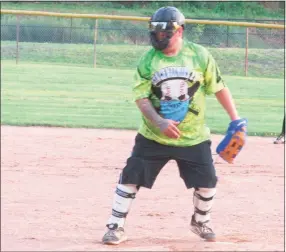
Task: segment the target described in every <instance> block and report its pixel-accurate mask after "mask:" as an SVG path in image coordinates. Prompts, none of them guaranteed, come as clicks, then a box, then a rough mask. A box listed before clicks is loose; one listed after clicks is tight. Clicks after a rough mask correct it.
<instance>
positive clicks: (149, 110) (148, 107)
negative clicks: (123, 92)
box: [136, 98, 180, 138]
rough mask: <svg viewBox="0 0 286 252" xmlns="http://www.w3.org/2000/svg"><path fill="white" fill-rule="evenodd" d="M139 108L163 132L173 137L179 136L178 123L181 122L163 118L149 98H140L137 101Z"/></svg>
mask: <svg viewBox="0 0 286 252" xmlns="http://www.w3.org/2000/svg"><path fill="white" fill-rule="evenodd" d="M136 104H137V106H138V108H139V109H140V111H141V113H142V114H143V115H144V116H145V117H146V118H147V119H148V120H149V121H150V122H151V123H152V124H153V125H154V126H156V127H158V128H159V129H160V130H161V132H163V133H164V134H165V135H166V136H168V137H171V138H179V137H180V131H179V129H178V128H177V126H176V125H178V124H179V122H175V121H173V120H169V119H165V118H162V117H161V116H160V115H159V114H158V113H157V111H156V110H155V108H154V107H153V105H152V103H151V101H150V100H149V99H148V98H143V99H139V100H137V101H136Z"/></svg>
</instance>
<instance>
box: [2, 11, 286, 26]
mask: <svg viewBox="0 0 286 252" xmlns="http://www.w3.org/2000/svg"><path fill="white" fill-rule="evenodd" d="M1 14H14V15H29V16H51V17H65V18H92V19H113V20H132V21H149V20H150V17H136V16H118V15H102V14H79V13H58V12H45V11H23V10H5V9H1ZM186 23H188V24H209V25H228V26H244V27H256V28H270V29H285V25H278V24H262V23H251V22H232V21H219V20H198V19H186Z"/></svg>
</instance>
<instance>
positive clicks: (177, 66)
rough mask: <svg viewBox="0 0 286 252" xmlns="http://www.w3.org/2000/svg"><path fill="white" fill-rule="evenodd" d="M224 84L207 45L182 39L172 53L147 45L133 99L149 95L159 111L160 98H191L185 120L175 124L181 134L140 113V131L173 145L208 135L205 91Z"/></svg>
mask: <svg viewBox="0 0 286 252" xmlns="http://www.w3.org/2000/svg"><path fill="white" fill-rule="evenodd" d="M224 87H225V84H224V82H223V80H222V78H221V75H220V71H219V69H218V66H217V64H216V62H215V60H214V58H213V57H212V55H211V54H210V53H209V52H208V50H207V49H206V48H204V47H202V46H200V45H198V44H195V43H191V42H186V41H184V43H183V46H182V49H181V50H180V52H179V54H178V55H176V56H173V57H168V56H166V55H165V54H164V53H162V52H161V51H157V50H155V49H153V48H152V49H150V50H149V51H148V52H147V53H145V54H144V55H143V56H142V57H141V59H140V61H139V64H138V68H137V71H136V74H135V85H134V87H133V95H134V100H138V99H142V98H149V99H150V101H151V102H152V104H153V106H154V107H155V108H156V110H157V111H158V113H160V104H161V102H162V101H172V100H173V101H174V100H175V101H184V100H187V99H189V101H190V102H189V109H188V112H187V114H186V116H185V118H184V120H183V121H182V122H181V123H180V124H179V125H178V128H179V130H180V132H181V136H180V138H178V139H173V138H169V137H167V136H165V135H164V134H163V133H162V132H161V131H160V129H159V128H157V127H155V126H154V125H153V124H152V123H151V122H150V121H149V120H148V119H147V118H145V117H144V116H143V115H142V119H143V121H142V124H141V126H140V128H139V133H140V134H142V135H143V136H145V137H146V138H148V139H150V140H154V141H156V142H158V143H160V144H164V145H172V146H192V145H195V144H199V143H201V142H203V141H205V140H208V139H210V130H209V128H208V127H207V126H206V125H205V107H206V95H211V94H214V93H216V92H218V91H220V90H222V89H223V88H224ZM161 116H162V115H161Z"/></svg>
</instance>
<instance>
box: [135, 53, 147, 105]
mask: <svg viewBox="0 0 286 252" xmlns="http://www.w3.org/2000/svg"><path fill="white" fill-rule="evenodd" d="M150 64H151V59H150V53H149V52H148V53H146V54H145V55H143V56H142V57H141V59H140V60H139V63H138V66H137V70H136V72H135V74H134V85H133V89H132V91H133V98H134V100H135V101H136V100H139V99H143V98H148V97H149V96H150V95H151V93H152V89H151V87H152V80H151V73H150V72H151V70H150Z"/></svg>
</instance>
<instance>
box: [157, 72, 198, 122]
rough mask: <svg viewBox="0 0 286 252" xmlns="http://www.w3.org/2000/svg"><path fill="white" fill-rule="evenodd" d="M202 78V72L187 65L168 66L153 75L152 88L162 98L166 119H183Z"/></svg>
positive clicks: (161, 110) (161, 103)
mask: <svg viewBox="0 0 286 252" xmlns="http://www.w3.org/2000/svg"><path fill="white" fill-rule="evenodd" d="M201 78H202V75H201V74H200V73H198V72H195V71H190V70H189V69H188V68H187V67H166V68H163V69H160V70H159V71H157V72H156V73H155V74H154V75H153V77H152V89H153V91H154V93H155V95H156V96H157V97H158V98H159V99H160V110H159V112H160V114H161V115H162V116H163V117H164V118H166V119H172V120H174V121H178V122H181V121H183V120H184V118H185V116H186V114H187V112H188V109H189V104H190V102H191V101H192V98H193V96H194V94H195V92H196V91H197V90H198V88H199V86H200V81H201ZM190 85H191V86H190Z"/></svg>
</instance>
